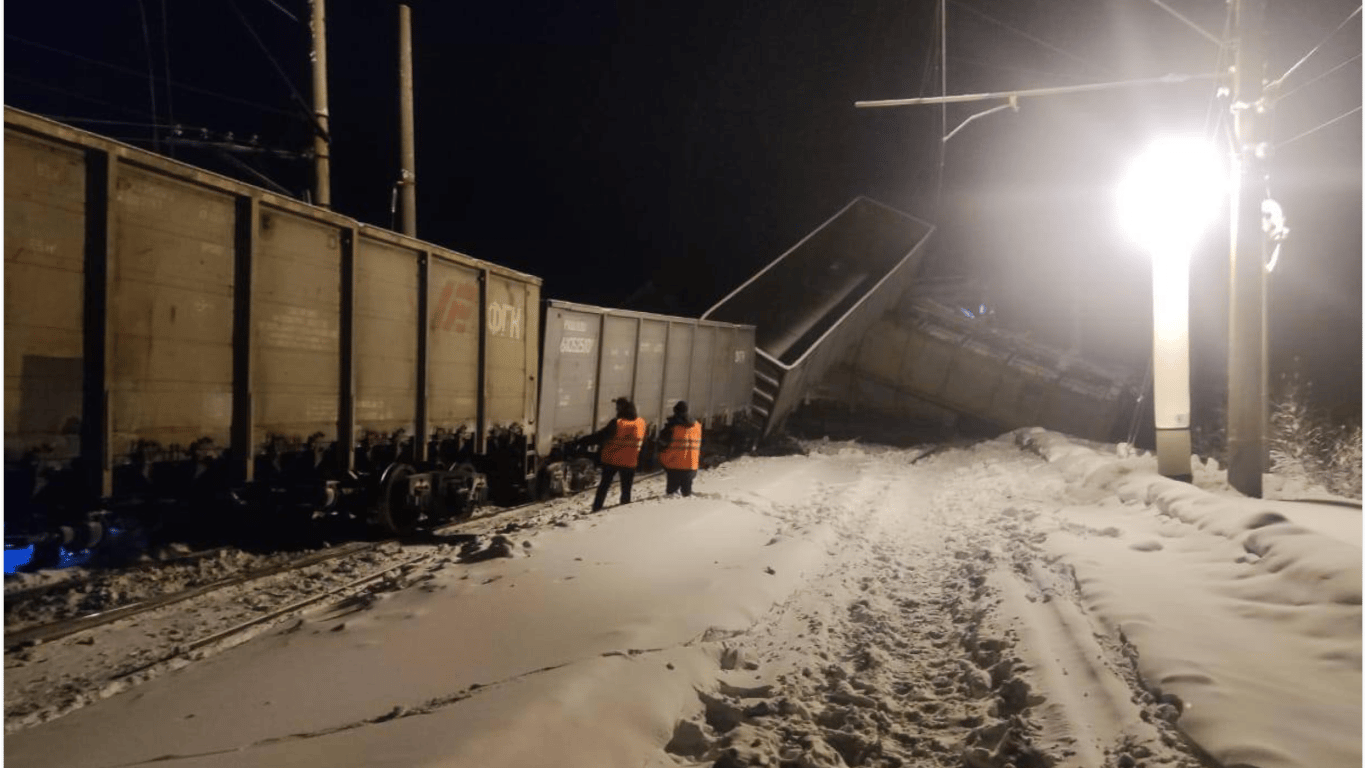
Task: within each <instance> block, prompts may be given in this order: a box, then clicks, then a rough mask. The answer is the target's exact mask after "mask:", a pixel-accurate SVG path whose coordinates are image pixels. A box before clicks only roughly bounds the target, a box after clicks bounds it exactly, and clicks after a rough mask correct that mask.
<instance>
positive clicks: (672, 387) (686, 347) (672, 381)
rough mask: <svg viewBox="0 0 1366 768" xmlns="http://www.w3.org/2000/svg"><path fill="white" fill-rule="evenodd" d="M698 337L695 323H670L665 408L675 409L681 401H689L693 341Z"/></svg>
mask: <svg viewBox="0 0 1366 768" xmlns="http://www.w3.org/2000/svg"><path fill="white" fill-rule="evenodd" d="M696 337H697V325H696V324H695V323H686V322H671V323H669V344H668V349H667V350H666V351H665V361H664V407H665V408H673V405H674V403H676V402H678V401H679V400H687V399H688V387H689V385H690V384H691V383H692V377H691V375H690V372H691V371H692V354H693V341H694V339H695V338H696Z"/></svg>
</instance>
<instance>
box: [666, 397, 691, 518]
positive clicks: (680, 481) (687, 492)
mask: <svg viewBox="0 0 1366 768" xmlns="http://www.w3.org/2000/svg"><path fill="white" fill-rule="evenodd" d="M660 439H661V442H662V443H663V444H664V450H662V451H660V452H659V463H660V464H663V465H664V476H665V478H666V479H665V481H664V493H665V495H668V496H672V495H673V494H675V493H682V494H683V495H684V496H691V495H692V481H693V479H694V478H696V477H697V462H698V459H699V458H700V457H701V454H702V422H700V421H695V420H693V418H692V417H691V416H689V415H688V404H687V403H685V402H683V401H682V400H679V401H678V402H677V403H675V404H674V415H672V416H670V417H669V420H668V421H666V422H665V423H664V429H663V430H662V431H661V434H660Z"/></svg>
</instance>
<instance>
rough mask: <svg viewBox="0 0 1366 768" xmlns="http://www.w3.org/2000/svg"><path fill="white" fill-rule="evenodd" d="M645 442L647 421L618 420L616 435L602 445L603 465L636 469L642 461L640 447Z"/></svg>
mask: <svg viewBox="0 0 1366 768" xmlns="http://www.w3.org/2000/svg"><path fill="white" fill-rule="evenodd" d="M644 442H645V419H639V418H638V419H636V420H634V421H631V420H628V419H617V431H616V434H614V435H612V436H611V437H609V438H607V442H605V443H603V445H602V463H603V464H609V465H611V466H613V467H622V468H623V469H635V468H636V463H637V462H639V461H640V446H641V444H642V443H644Z"/></svg>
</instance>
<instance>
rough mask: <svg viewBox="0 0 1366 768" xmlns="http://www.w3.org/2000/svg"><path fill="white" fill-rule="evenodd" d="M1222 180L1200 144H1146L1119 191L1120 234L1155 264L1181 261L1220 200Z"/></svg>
mask: <svg viewBox="0 0 1366 768" xmlns="http://www.w3.org/2000/svg"><path fill="white" fill-rule="evenodd" d="M1226 188H1227V174H1226V173H1225V172H1224V168H1223V162H1222V161H1221V159H1220V155H1219V153H1218V152H1216V151H1215V149H1214V147H1213V146H1212V145H1211V144H1210V143H1209V142H1207V141H1205V140H1203V139H1194V138H1168V139H1161V140H1159V141H1156V142H1154V143H1153V144H1151V145H1150V146H1149V147H1148V149H1147V150H1146V151H1144V153H1143V154H1142V155H1140V156H1139V157H1138V159H1137V160H1135V161H1134V162H1133V164H1132V165H1130V167H1129V172H1128V174H1127V175H1126V176H1125V177H1124V180H1123V181H1122V182H1121V183H1120V187H1119V201H1118V202H1119V211H1120V217H1121V220H1122V221H1123V224H1124V228H1125V231H1126V232H1127V233H1128V234H1129V236H1130V237H1132V238H1133V239H1134V240H1135V241H1137V242H1138V243H1140V244H1141V245H1142V246H1143V247H1144V248H1145V249H1147V251H1148V252H1149V253H1150V254H1151V255H1152V257H1153V258H1155V259H1181V260H1184V259H1187V258H1189V257H1190V252H1191V250H1192V249H1193V248H1194V247H1195V243H1196V241H1197V240H1198V239H1199V237H1200V233H1201V232H1202V231H1203V230H1204V228H1205V226H1206V225H1207V224H1208V223H1209V221H1210V219H1211V218H1213V215H1214V212H1215V211H1216V209H1217V208H1218V206H1219V204H1220V202H1221V201H1222V200H1223V197H1224V193H1225V190H1226Z"/></svg>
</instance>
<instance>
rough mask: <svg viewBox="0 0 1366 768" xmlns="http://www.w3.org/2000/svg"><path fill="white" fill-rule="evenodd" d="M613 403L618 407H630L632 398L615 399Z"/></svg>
mask: <svg viewBox="0 0 1366 768" xmlns="http://www.w3.org/2000/svg"><path fill="white" fill-rule="evenodd" d="M612 402H614V403H616V404H617V405H618V406H623V405H630V404H631V398H629V397H615V398H612Z"/></svg>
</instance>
